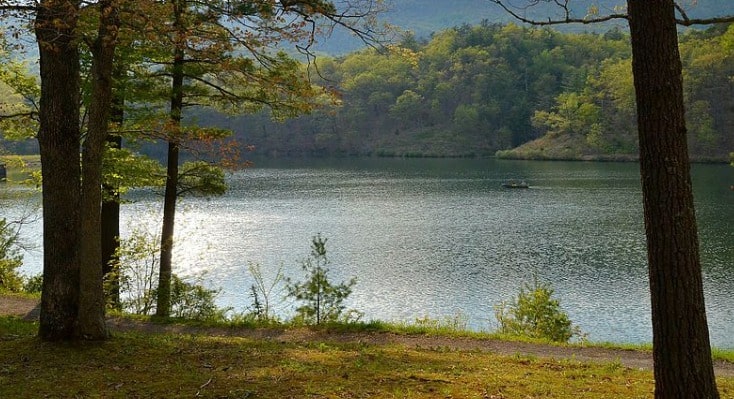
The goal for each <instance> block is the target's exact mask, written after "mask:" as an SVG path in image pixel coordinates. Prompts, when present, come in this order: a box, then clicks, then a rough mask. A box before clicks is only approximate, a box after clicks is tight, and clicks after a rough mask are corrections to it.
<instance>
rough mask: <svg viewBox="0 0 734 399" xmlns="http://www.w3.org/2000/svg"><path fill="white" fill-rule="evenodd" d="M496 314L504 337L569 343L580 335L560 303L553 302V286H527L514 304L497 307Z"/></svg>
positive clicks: (503, 303)
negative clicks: (572, 338)
mask: <svg viewBox="0 0 734 399" xmlns="http://www.w3.org/2000/svg"><path fill="white" fill-rule="evenodd" d="M494 313H495V317H496V319H497V322H498V323H499V332H500V333H502V334H508V335H515V336H523V337H529V338H540V339H546V340H549V341H555V342H568V340H569V339H571V337H572V336H574V335H576V334H579V330H578V327H575V326H573V325H572V323H571V320H570V319H569V318H568V315H567V314H566V312H564V311H563V310H562V309H561V306H560V302H559V301H558V300H557V299H553V288H552V287H551V285H550V284H549V283H539V282H538V280H537V279H535V280H534V282H533V285H530V284H527V283H525V284H524V285H523V286H522V287H520V292H519V293H518V295H517V298H516V299H514V300H513V301H512V302H509V303H507V302H502V303H501V304H499V305H497V306H495V310H494Z"/></svg>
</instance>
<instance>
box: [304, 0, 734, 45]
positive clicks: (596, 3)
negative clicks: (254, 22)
mask: <svg viewBox="0 0 734 399" xmlns="http://www.w3.org/2000/svg"><path fill="white" fill-rule="evenodd" d="M524 2H525V0H511V1H510V2H509V3H511V4H512V5H515V6H520V5H522V4H523V3H524ZM570 3H571V7H572V10H571V11H572V17H574V18H583V17H584V16H585V15H587V14H588V12H589V10H591V9H592V8H596V9H598V10H599V14H600V15H606V14H609V13H613V12H623V11H620V10H624V7H626V3H627V2H626V1H624V0H576V1H571V2H570ZM385 4H386V7H387V9H388V10H387V11H386V12H385V13H383V14H382V15H381V16H380V17H379V19H380V20H381V21H383V22H387V23H389V24H391V25H393V26H396V27H398V28H399V29H401V30H404V31H410V32H412V33H414V34H415V36H416V37H418V38H419V39H427V38H429V37H430V36H431V34H433V33H436V32H440V31H442V30H444V29H447V28H452V27H456V26H460V25H463V24H469V25H474V24H478V23H480V22H481V21H483V20H486V21H488V22H489V23H498V24H505V23H509V22H517V21H516V20H515V19H513V17H512V16H511V15H509V14H508V13H507V12H505V11H504V10H503V9H501V8H500V7H499V6H497V5H496V4H493V3H491V2H490V1H488V0H453V1H446V0H387V1H386V2H385ZM678 4H680V5H681V6H682V7H683V8H684V9H685V10H686V13H687V15H688V16H689V17H690V18H711V17H715V16H721V15H734V1H732V0H678ZM517 12H518V14H520V15H523V16H527V17H528V18H531V19H538V20H545V19H548V18H562V16H563V15H562V13H561V12H560V9H559V8H558V7H555V6H552V5H550V4H542V5H538V6H537V7H532V8H528V9H525V10H523V9H520V8H518V9H517ZM612 26H618V27H620V28H622V29H626V28H627V26H626V23H625V22H624V21H612V22H609V23H606V24H603V25H600V26H595V25H581V24H572V25H566V26H563V25H557V26H555V29H558V30H562V31H576V32H582V31H606V30H608V29H609V28H610V27H612ZM364 46H365V45H364V43H362V42H361V41H360V40H359V39H357V38H356V37H354V36H352V35H351V34H349V33H347V32H344V31H343V30H338V29H337V30H335V31H334V33H333V34H332V36H331V37H328V38H322V39H321V40H320V43H319V44H318V45H317V46H316V49H317V50H318V51H321V52H324V53H327V54H331V55H342V54H345V53H348V52H351V51H355V50H359V49H360V48H363V47H364Z"/></svg>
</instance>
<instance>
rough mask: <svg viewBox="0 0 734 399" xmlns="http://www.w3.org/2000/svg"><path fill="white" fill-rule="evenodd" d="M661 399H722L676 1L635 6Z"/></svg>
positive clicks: (632, 2) (636, 1)
mask: <svg viewBox="0 0 734 399" xmlns="http://www.w3.org/2000/svg"><path fill="white" fill-rule="evenodd" d="M628 10H629V19H630V34H631V38H632V54H633V72H634V80H635V91H636V95H637V114H638V126H639V127H638V128H639V137H640V171H641V176H642V190H643V200H644V211H645V231H646V235H647V247H648V263H649V274H650V293H651V299H652V323H653V357H654V361H655V397H656V398H697V399H706V398H718V397H719V395H718V393H717V391H716V382H715V380H714V372H713V365H712V360H711V347H710V343H709V334H708V327H707V323H706V311H705V306H704V297H703V284H702V279H701V264H700V260H699V251H698V237H697V231H696V219H695V212H694V207H693V192H692V188H691V179H690V162H689V159H688V148H687V143H686V126H685V118H684V108H683V85H682V72H681V61H680V54H679V52H678V36H677V31H676V22H675V14H674V4H673V0H629V1H628Z"/></svg>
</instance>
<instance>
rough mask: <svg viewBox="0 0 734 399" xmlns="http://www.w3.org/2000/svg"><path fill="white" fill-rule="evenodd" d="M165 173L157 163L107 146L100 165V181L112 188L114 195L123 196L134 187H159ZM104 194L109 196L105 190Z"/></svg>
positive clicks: (126, 150) (124, 150) (123, 149)
mask: <svg viewBox="0 0 734 399" xmlns="http://www.w3.org/2000/svg"><path fill="white" fill-rule="evenodd" d="M164 176H165V171H164V170H163V167H162V166H161V164H160V163H159V162H158V161H155V160H153V159H150V158H148V157H146V156H143V155H140V154H136V153H134V152H132V151H131V150H129V149H125V148H113V147H111V146H109V145H108V146H107V148H106V149H105V154H104V161H103V163H102V181H103V182H104V184H105V185H106V186H107V187H114V190H115V194H119V195H122V194H125V193H126V192H127V191H128V190H129V189H131V188H135V187H160V186H162V185H163V182H164ZM105 193H106V194H109V193H108V192H107V191H106V190H105Z"/></svg>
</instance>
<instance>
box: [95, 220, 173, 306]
mask: <svg viewBox="0 0 734 399" xmlns="http://www.w3.org/2000/svg"><path fill="white" fill-rule="evenodd" d="M159 252H160V238H159V237H158V236H157V235H155V234H152V233H150V232H148V231H145V230H143V229H141V228H135V229H134V230H133V231H132V233H131V234H130V237H129V238H128V239H125V240H121V241H120V247H119V248H118V253H117V256H116V258H117V259H118V262H119V264H118V265H116V266H115V267H114V274H112V275H108V276H105V277H106V279H107V282H106V283H105V288H106V289H110V288H111V286H112V284H119V287H120V305H121V308H122V310H123V311H125V312H130V313H133V314H140V315H149V314H152V313H153V312H155V299H156V297H155V295H154V294H153V292H154V290H155V287H156V284H157V283H158V281H157V280H158V274H157V273H158V254H159ZM111 280H117V281H115V282H111ZM107 298H111V293H110V292H109V291H108V292H107ZM108 302H110V303H111V302H112V301H109V300H108Z"/></svg>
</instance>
